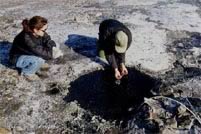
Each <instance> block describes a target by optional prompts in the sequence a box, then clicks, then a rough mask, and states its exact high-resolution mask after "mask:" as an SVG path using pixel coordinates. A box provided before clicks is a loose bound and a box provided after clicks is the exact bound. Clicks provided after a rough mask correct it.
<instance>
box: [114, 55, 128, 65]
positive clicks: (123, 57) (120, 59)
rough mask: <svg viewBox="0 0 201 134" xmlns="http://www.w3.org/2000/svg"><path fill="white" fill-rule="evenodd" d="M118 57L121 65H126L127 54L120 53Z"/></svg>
mask: <svg viewBox="0 0 201 134" xmlns="http://www.w3.org/2000/svg"><path fill="white" fill-rule="evenodd" d="M116 56H117V58H118V62H119V64H121V63H123V64H124V65H125V57H126V54H125V53H118V54H117V55H116Z"/></svg>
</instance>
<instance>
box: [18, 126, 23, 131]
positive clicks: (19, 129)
mask: <svg viewBox="0 0 201 134" xmlns="http://www.w3.org/2000/svg"><path fill="white" fill-rule="evenodd" d="M23 130H24V129H23V128H22V127H20V126H17V127H16V131H18V132H21V131H23Z"/></svg>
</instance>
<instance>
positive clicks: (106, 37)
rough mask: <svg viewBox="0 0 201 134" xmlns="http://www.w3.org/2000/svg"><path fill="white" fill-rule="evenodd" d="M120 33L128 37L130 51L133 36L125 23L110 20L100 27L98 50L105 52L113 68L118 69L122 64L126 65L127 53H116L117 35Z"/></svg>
mask: <svg viewBox="0 0 201 134" xmlns="http://www.w3.org/2000/svg"><path fill="white" fill-rule="evenodd" d="M118 31H123V32H124V33H126V35H127V36H128V45H127V49H128V48H129V47H130V45H131V42H132V34H131V32H130V30H129V29H128V28H127V27H126V26H125V25H124V24H123V23H121V22H119V21H117V20H114V19H108V20H104V21H103V22H102V23H101V24H100V27H99V40H98V44H99V48H98V49H101V50H104V52H105V56H106V59H107V60H108V62H109V64H110V65H111V66H112V67H113V68H118V65H119V64H120V63H125V53H117V52H116V51H115V35H116V33H117V32H118Z"/></svg>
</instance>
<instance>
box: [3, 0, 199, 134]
mask: <svg viewBox="0 0 201 134" xmlns="http://www.w3.org/2000/svg"><path fill="white" fill-rule="evenodd" d="M0 3H1V4H0V74H1V77H0V133H3V134H9V133H13V134H34V133H35V134H68V133H70V134H71V133H72V134H76V133H87V134H91V133H101V134H102V133H105V134H116V133H117V134H118V133H130V134H133V133H196V134H198V133H201V119H200V116H201V99H200V97H201V92H200V91H201V84H200V81H201V66H200V64H201V55H200V52H201V1H200V0H191V1H187V0H169V1H166V0H141V1H137V0H127V1H125V0H90V1H89V0H77V1H74V0H60V1H53V0H40V1H33V0H27V1H25V0H0ZM34 15H41V16H44V17H46V18H47V19H48V20H49V27H48V31H47V32H48V33H49V34H50V35H51V37H52V39H53V40H55V42H56V43H57V45H58V47H60V49H61V50H62V52H63V54H64V56H63V57H60V58H57V59H54V60H53V61H51V62H49V64H50V70H49V71H48V75H49V77H45V78H43V77H41V79H40V80H39V81H28V80H27V79H26V78H24V77H23V76H20V75H19V74H18V72H17V71H16V70H15V69H13V68H12V66H9V65H8V58H9V57H8V53H9V49H10V47H11V45H12V41H13V39H14V37H15V36H16V35H17V33H19V32H20V31H21V29H22V26H21V21H22V20H23V19H24V18H30V17H32V16H34ZM107 18H113V19H118V20H120V21H122V22H124V23H125V25H127V26H128V27H129V29H130V30H131V32H132V35H133V42H132V45H131V47H130V48H129V50H128V52H127V55H126V60H127V61H126V64H127V66H128V70H129V75H128V76H127V77H125V78H123V79H122V80H121V81H120V82H119V81H114V80H113V78H112V77H111V73H110V70H109V69H108V66H107V63H106V62H105V61H102V60H101V59H99V58H98V57H97V56H96V41H97V37H98V27H99V24H100V22H101V21H102V20H104V19H107Z"/></svg>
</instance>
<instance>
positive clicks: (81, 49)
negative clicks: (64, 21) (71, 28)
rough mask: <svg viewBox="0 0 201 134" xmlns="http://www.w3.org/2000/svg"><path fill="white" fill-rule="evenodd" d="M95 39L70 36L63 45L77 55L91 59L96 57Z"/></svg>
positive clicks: (75, 35)
mask: <svg viewBox="0 0 201 134" xmlns="http://www.w3.org/2000/svg"><path fill="white" fill-rule="evenodd" d="M96 42H97V38H95V37H88V36H85V35H77V34H70V35H68V40H67V41H66V42H65V44H66V45H67V46H69V47H71V48H73V50H74V51H75V52H77V53H79V54H82V55H84V56H86V57H89V58H93V57H95V56H96V53H97V52H96Z"/></svg>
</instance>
